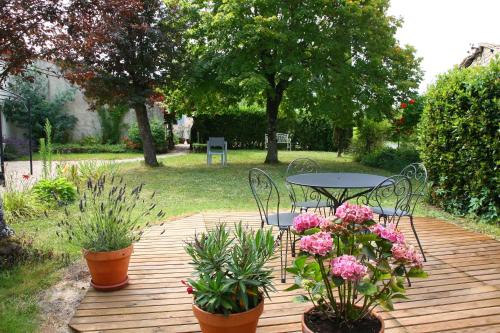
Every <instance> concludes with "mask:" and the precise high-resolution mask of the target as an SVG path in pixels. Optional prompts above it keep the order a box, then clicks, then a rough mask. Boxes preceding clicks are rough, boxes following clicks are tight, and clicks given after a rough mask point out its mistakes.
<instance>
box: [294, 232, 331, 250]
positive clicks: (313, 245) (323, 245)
mask: <svg viewBox="0 0 500 333" xmlns="http://www.w3.org/2000/svg"><path fill="white" fill-rule="evenodd" d="M332 247H333V239H332V236H330V234H329V233H327V232H318V233H315V234H313V235H310V236H304V237H302V238H301V239H300V241H299V248H300V249H301V250H302V251H306V252H308V253H310V254H314V255H316V254H317V255H319V256H325V255H327V254H328V252H330V251H331V250H332Z"/></svg>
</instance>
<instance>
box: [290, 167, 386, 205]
mask: <svg viewBox="0 0 500 333" xmlns="http://www.w3.org/2000/svg"><path fill="white" fill-rule="evenodd" d="M386 179H387V178H386V177H384V176H378V175H371V174H365V173H352V172H319V173H302V174H297V175H293V176H289V177H287V178H286V181H287V182H288V183H290V184H293V185H298V186H307V187H310V188H312V189H313V190H314V191H316V192H318V193H320V194H322V195H324V196H325V197H327V198H328V199H329V200H331V204H332V208H333V209H334V210H335V209H336V208H337V207H339V206H340V205H342V204H343V203H344V202H346V201H348V200H350V199H353V198H356V197H359V196H362V195H363V194H366V193H368V192H370V191H371V190H372V189H373V188H374V187H376V186H377V185H379V184H380V183H382V182H383V181H384V180H386ZM387 185H389V184H387ZM338 189H340V190H341V191H340V192H338V193H335V192H334V191H332V190H338ZM349 189H358V190H361V191H356V193H353V194H351V195H349V191H348V190H349Z"/></svg>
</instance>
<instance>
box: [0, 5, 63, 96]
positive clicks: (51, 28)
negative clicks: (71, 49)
mask: <svg viewBox="0 0 500 333" xmlns="http://www.w3.org/2000/svg"><path fill="white" fill-rule="evenodd" d="M62 10H63V7H62V5H61V0H0V87H1V86H3V82H4V81H5V80H6V79H7V77H8V76H9V75H12V74H20V73H21V72H22V71H24V69H25V68H26V67H27V65H30V64H31V63H32V62H33V61H34V60H38V59H47V58H50V57H51V56H52V55H53V54H54V48H53V45H54V44H53V42H52V41H53V40H54V39H55V38H56V36H57V35H58V34H59V32H60V26H61V25H60V19H61V17H62V16H61V14H62ZM39 71H42V72H44V71H46V70H44V69H39Z"/></svg>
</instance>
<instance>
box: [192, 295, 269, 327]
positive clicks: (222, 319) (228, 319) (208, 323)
mask: <svg viewBox="0 0 500 333" xmlns="http://www.w3.org/2000/svg"><path fill="white" fill-rule="evenodd" d="M262 311H264V299H262V301H261V302H260V303H259V305H257V306H256V307H255V308H253V309H251V310H248V311H246V312H242V313H236V314H231V315H229V316H224V315H220V314H213V313H210V312H206V311H203V310H202V309H200V308H199V307H198V306H196V305H195V304H193V313H194V315H195V317H196V319H198V322H199V323H200V327H201V331H202V332H203V333H235V332H236V333H255V331H256V330H257V323H258V322H259V317H260V315H261V314H262Z"/></svg>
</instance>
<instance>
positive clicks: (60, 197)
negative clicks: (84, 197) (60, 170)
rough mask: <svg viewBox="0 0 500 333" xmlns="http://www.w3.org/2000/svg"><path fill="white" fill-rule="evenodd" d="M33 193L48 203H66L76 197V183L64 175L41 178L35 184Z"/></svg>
mask: <svg viewBox="0 0 500 333" xmlns="http://www.w3.org/2000/svg"><path fill="white" fill-rule="evenodd" d="M33 193H34V194H35V195H36V196H37V197H38V199H40V200H41V201H42V202H46V203H48V204H53V203H57V204H59V205H65V204H68V203H71V202H73V201H75V199H76V187H75V185H74V184H72V183H71V182H70V181H69V180H67V179H66V178H63V177H57V178H55V179H41V180H39V181H38V182H37V183H36V184H35V185H34V186H33Z"/></svg>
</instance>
